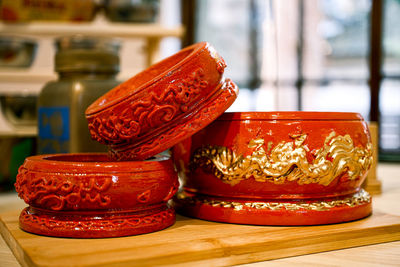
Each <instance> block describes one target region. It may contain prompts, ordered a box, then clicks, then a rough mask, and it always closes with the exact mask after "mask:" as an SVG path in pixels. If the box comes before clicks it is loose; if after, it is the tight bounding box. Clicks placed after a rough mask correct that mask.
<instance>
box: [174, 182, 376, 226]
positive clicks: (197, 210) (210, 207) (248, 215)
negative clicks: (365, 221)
mask: <svg viewBox="0 0 400 267" xmlns="http://www.w3.org/2000/svg"><path fill="white" fill-rule="evenodd" d="M174 206H175V208H176V210H177V212H178V213H181V214H183V215H186V216H190V217H194V218H199V219H204V220H209V221H216V222H226V223H237V224H252V225H319V224H331V223H341V222H348V221H353V220H357V219H361V218H364V217H367V216H368V215H370V214H371V213H372V203H371V197H370V195H369V193H368V192H366V191H365V190H363V189H361V190H360V191H358V192H357V193H354V194H352V195H347V196H343V197H336V198H333V199H332V198H330V199H313V200H291V201H288V200H277V199H274V200H269V201H263V200H256V201H251V200H243V199H223V198H214V197H210V196H204V195H200V194H190V193H186V192H180V193H179V194H178V195H177V196H176V197H175V199H174Z"/></svg>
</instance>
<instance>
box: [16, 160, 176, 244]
mask: <svg viewBox="0 0 400 267" xmlns="http://www.w3.org/2000/svg"><path fill="white" fill-rule="evenodd" d="M15 188H16V190H17V192H18V195H19V197H20V198H22V199H23V200H24V201H25V202H26V203H27V204H29V207H28V208H26V209H25V210H23V211H22V213H21V216H20V227H21V228H22V229H23V230H25V231H28V232H32V233H36V234H41V235H48V236H59V237H75V238H102V237H116V236H126V235H136V234H143V233H149V232H154V231H158V230H161V229H164V228H166V227H168V226H170V225H172V224H173V223H174V222H175V213H174V211H173V210H172V209H170V208H169V206H168V204H167V202H168V200H169V199H171V198H172V196H173V195H174V194H175V192H176V190H177V188H178V180H177V175H176V172H175V170H174V167H173V164H172V161H171V159H169V158H168V157H163V156H157V157H155V158H154V159H152V160H148V161H126V162H112V161H110V159H109V158H108V157H107V154H102V153H91V154H89V153H88V154H56V155H40V156H32V157H28V158H27V159H26V160H25V162H24V164H23V165H22V166H21V167H20V169H19V172H18V175H17V180H16V183H15Z"/></svg>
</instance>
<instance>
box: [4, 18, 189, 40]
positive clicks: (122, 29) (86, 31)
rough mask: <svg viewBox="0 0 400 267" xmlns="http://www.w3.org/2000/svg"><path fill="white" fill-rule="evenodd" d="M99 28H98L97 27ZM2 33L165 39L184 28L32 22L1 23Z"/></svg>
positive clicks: (123, 24)
mask: <svg viewBox="0 0 400 267" xmlns="http://www.w3.org/2000/svg"><path fill="white" fill-rule="evenodd" d="M96 26H98V27H96ZM0 33H1V34H10V35H15V34H18V35H29V36H36V35H40V36H52V37H54V36H59V35H73V34H82V35H95V36H103V37H121V38H134V37H145V38H163V37H178V38H179V37H181V36H183V34H184V27H183V26H177V27H164V26H162V25H160V24H156V23H143V24H134V23H131V24H128V23H109V22H107V23H102V24H99V23H96V22H95V23H90V22H89V23H62V22H51V23H50V22H32V23H24V24H9V23H0Z"/></svg>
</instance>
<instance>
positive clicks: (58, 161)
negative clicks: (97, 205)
mask: <svg viewBox="0 0 400 267" xmlns="http://www.w3.org/2000/svg"><path fill="white" fill-rule="evenodd" d="M69 158H71V159H72V160H68V159H69ZM79 159H80V160H79ZM21 167H24V168H25V169H27V170H28V171H34V172H42V173H71V174H90V173H98V174H104V175H105V174H107V173H137V172H139V173H144V172H152V171H157V170H159V171H161V170H165V169H169V168H171V169H173V163H172V159H171V157H169V156H167V155H161V154H159V155H155V156H153V157H152V158H151V159H148V160H144V161H113V160H112V159H111V158H109V157H108V156H107V153H68V154H44V155H35V156H30V157H27V158H26V159H25V162H24V164H23V165H22V166H21Z"/></svg>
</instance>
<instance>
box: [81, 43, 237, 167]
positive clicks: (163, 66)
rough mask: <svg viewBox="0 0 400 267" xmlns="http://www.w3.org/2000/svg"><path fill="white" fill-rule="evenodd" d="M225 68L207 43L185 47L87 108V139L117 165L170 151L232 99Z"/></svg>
mask: <svg viewBox="0 0 400 267" xmlns="http://www.w3.org/2000/svg"><path fill="white" fill-rule="evenodd" d="M225 67H226V64H225V62H224V60H223V59H222V58H221V57H220V56H219V55H218V54H217V52H216V51H215V50H214V49H213V48H212V47H211V46H210V45H209V44H208V43H205V42H203V43H198V44H195V45H192V46H189V47H186V48H184V49H183V50H181V51H180V52H178V53H177V54H175V55H173V56H171V57H169V58H166V59H164V60H163V61H161V62H159V63H157V64H155V65H153V66H151V67H150V68H148V69H146V70H144V71H143V72H141V73H139V74H137V75H136V76H134V77H132V78H131V79H129V80H128V81H126V82H124V83H122V84H120V85H119V86H117V87H116V88H114V89H113V90H111V91H110V92H108V93H107V94H105V95H104V96H102V97H101V98H99V99H98V100H96V101H95V102H94V103H93V104H92V105H91V106H89V108H88V109H87V110H86V118H87V119H88V123H89V130H90V133H91V135H92V138H93V139H95V140H97V141H99V142H100V143H103V144H107V145H109V146H110V152H111V153H110V154H111V156H112V157H113V158H114V159H116V160H143V159H146V158H149V157H151V156H153V155H156V154H158V153H160V152H162V151H164V150H166V149H168V148H170V147H171V146H173V145H174V144H176V143H178V142H180V141H181V140H183V139H184V138H186V137H188V136H190V135H192V134H194V133H195V132H197V131H198V130H200V129H201V128H202V127H205V126H206V125H207V124H209V123H210V122H211V121H212V120H213V119H215V118H216V117H217V116H218V115H220V114H222V113H223V112H224V111H225V110H226V109H227V108H228V107H229V106H230V105H231V104H232V103H233V101H234V100H235V99H236V94H237V87H236V85H234V83H233V82H232V81H230V80H223V78H222V76H223V72H224V68H225ZM192 124H193V126H190V125H192ZM188 125H189V126H188Z"/></svg>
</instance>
